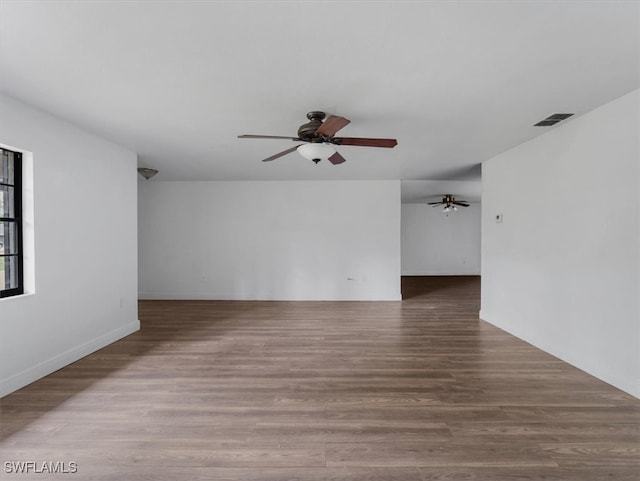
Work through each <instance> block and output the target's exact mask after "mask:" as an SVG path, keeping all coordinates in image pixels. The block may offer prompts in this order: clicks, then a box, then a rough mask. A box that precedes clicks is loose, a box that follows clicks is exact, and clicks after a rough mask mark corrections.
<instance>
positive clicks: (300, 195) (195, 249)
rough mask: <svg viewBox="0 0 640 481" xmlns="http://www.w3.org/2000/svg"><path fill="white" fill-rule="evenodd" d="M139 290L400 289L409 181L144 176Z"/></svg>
mask: <svg viewBox="0 0 640 481" xmlns="http://www.w3.org/2000/svg"><path fill="white" fill-rule="evenodd" d="M139 240H140V252H139V262H140V269H139V274H140V297H141V298H146V299H268V300H271V299H280V300H365V299H366V300H397V299H400V182H399V181H363V182H358V181H337V182H333V181H318V182H315V181H300V182H159V181H154V180H150V181H144V182H141V183H140V186H139Z"/></svg>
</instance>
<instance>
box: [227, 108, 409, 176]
mask: <svg viewBox="0 0 640 481" xmlns="http://www.w3.org/2000/svg"><path fill="white" fill-rule="evenodd" d="M325 116H326V114H325V113H324V112H319V111H313V112H309V113H308V114H307V119H309V122H307V123H306V124H302V125H301V126H300V127H299V128H298V136H297V137H286V136H279V135H252V134H245V135H238V138H240V139H288V140H293V141H294V142H306V143H304V144H299V145H296V146H294V147H291V148H289V149H287V150H283V151H282V152H278V153H277V154H274V155H272V156H271V157H267V158H266V159H262V161H263V162H269V161H271V160H275V159H278V158H280V157H282V156H285V155H287V154H290V153H291V152H293V151H294V150H297V151H298V152H299V153H300V155H302V156H303V157H305V158H307V159H309V160H313V161H314V162H315V163H316V164H317V163H318V162H320V160H322V159H323V158H326V159H327V160H329V162H331V163H332V164H334V165H335V164H341V163H343V162H344V161H345V158H344V157H342V155H340V153H339V152H337V151H336V149H335V148H334V147H333V145H358V146H362V147H387V148H390V147H395V146H396V145H397V144H398V141H397V140H396V139H371V138H363V137H335V134H336V133H337V132H338V130H340V129H342V128H343V127H345V126H346V125H347V124H349V123H350V122H351V121H350V120H348V119H345V118H344V117H338V116H336V115H330V116H329V117H328V118H327V120H324V118H325ZM323 120H324V121H323Z"/></svg>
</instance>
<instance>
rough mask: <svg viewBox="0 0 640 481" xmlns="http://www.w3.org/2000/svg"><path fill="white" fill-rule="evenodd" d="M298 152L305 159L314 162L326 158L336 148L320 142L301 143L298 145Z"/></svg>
mask: <svg viewBox="0 0 640 481" xmlns="http://www.w3.org/2000/svg"><path fill="white" fill-rule="evenodd" d="M298 152H299V153H300V155H302V156H303V157H304V158H305V159H307V160H312V161H313V162H315V163H316V164H317V163H318V162H320V161H321V160H323V159H328V158H329V157H331V156H332V155H333V154H335V153H336V149H335V148H334V147H333V146H332V145H330V144H325V143H320V142H312V143H309V144H302V145H301V146H300V147H298Z"/></svg>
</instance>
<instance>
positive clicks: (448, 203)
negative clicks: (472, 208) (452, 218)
mask: <svg viewBox="0 0 640 481" xmlns="http://www.w3.org/2000/svg"><path fill="white" fill-rule="evenodd" d="M428 205H430V206H432V207H438V206H439V205H444V209H442V212H450V211H452V210H458V207H457V206H460V207H469V202H467V201H466V200H456V198H455V197H454V196H453V195H451V194H447V195H445V196H444V197H443V198H442V200H441V201H440V202H429V203H428Z"/></svg>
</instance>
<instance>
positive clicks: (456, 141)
mask: <svg viewBox="0 0 640 481" xmlns="http://www.w3.org/2000/svg"><path fill="white" fill-rule="evenodd" d="M639 5H640V4H639V3H638V2H634V1H629V2H615V1H611V0H609V1H603V2H599V1H584V2H580V1H565V2H561V1H553V2H551V1H548V2H547V1H531V2H527V1H520V2H499V1H492V2H486V1H469V2H464V1H463V2H439V1H429V2H426V1H425V2H415V1H412V2H402V1H393V2H391V1H378V2H362V1H360V2H356V1H350V2H349V1H339V2H333V1H314V2H295V1H288V2H284V1H281V2H274V1H253V2H240V1H233V2H224V1H151V0H144V1H118V2H113V1H93V2H71V1H62V0H47V1H29V2H25V1H12V0H1V9H2V10H1V12H0V13H1V24H0V27H1V37H0V49H1V50H0V60H1V71H0V74H1V78H0V80H1V84H0V87H1V89H2V90H3V91H4V92H5V93H7V94H9V95H11V96H14V97H16V98H19V99H22V100H24V101H26V102H28V103H30V104H32V105H34V106H37V107H39V108H42V109H43V110H46V111H49V112H51V113H53V114H54V115H57V116H59V117H62V118H64V119H67V120H69V121H71V122H74V123H76V124H78V125H82V126H83V127H84V128H86V129H88V130H90V131H93V132H95V133H97V134H99V135H101V136H103V137H105V138H107V139H110V140H113V141H115V142H117V143H120V144H122V145H124V146H126V147H128V148H130V149H132V150H135V151H136V152H138V153H139V164H140V165H141V166H146V167H153V168H156V169H158V170H160V174H159V175H158V176H157V177H156V179H160V180H173V179H176V180H288V179H291V180H294V179H295V180H297V179H403V180H407V181H434V180H445V181H452V180H470V179H478V178H479V171H480V169H479V168H478V165H479V163H481V162H482V161H484V160H486V159H488V158H490V157H492V156H494V155H496V154H498V153H500V152H502V151H504V150H507V149H509V148H511V147H513V146H515V145H517V144H519V143H522V142H524V141H526V140H528V139H531V138H533V137H535V136H536V135H540V134H542V133H544V132H546V131H548V129H544V128H539V127H533V126H532V125H533V124H534V123H535V122H537V121H538V120H541V119H542V118H544V117H547V116H548V115H550V114H552V113H555V112H575V113H576V116H578V115H580V114H582V113H584V112H587V111H589V110H591V109H593V108H595V107H597V106H599V105H602V104H604V103H606V102H608V101H610V100H613V99H615V98H617V97H619V96H621V95H623V94H625V93H627V92H629V91H631V90H634V89H636V88H638V86H639V85H640V81H639V75H640V69H639V65H638V62H639V58H640V46H639V41H638V32H639V30H640V29H639V21H638V20H639ZM310 110H324V111H326V112H328V113H330V114H336V115H341V116H344V117H347V118H349V119H350V120H351V121H352V123H351V124H350V125H348V126H347V127H345V128H344V129H343V130H342V131H340V133H339V135H344V136H352V137H357V136H363V137H393V138H397V139H398V146H397V147H396V148H394V149H375V148H366V147H347V146H343V147H340V148H339V150H340V152H341V153H342V155H343V156H344V157H346V158H347V162H346V163H345V164H342V165H339V166H333V165H331V164H329V163H328V162H321V163H320V164H318V165H315V164H313V163H312V162H310V161H307V160H305V159H303V158H302V157H301V156H299V155H298V154H297V153H295V152H294V153H292V154H289V155H287V156H286V157H282V158H281V159H278V160H276V161H273V162H268V163H263V162H260V160H261V159H263V158H265V157H268V156H270V155H272V154H274V153H276V152H279V151H281V150H284V149H286V148H289V147H291V146H292V145H293V144H292V143H291V141H288V140H245V139H242V140H241V139H237V138H236V136H237V135H238V134H244V133H250V134H270V135H287V136H289V135H291V136H295V135H296V131H297V128H298V126H299V125H300V124H302V123H304V122H306V118H305V114H306V112H308V111H310ZM574 118H575V117H574ZM570 121H571V119H569V120H568V121H567V122H570ZM551 128H557V127H551ZM0 140H1V139H0ZM409 185H410V184H407V183H405V184H404V186H405V187H407V186H409ZM417 185H419V184H412V186H413V187H412V188H415V187H416V186H417ZM422 185H423V186H425V188H426V187H428V186H429V185H438V184H437V183H436V184H430V183H429V182H427V183H423V184H422ZM403 190H405V189H404V188H403ZM444 193H453V194H457V192H439V191H433V192H429V193H428V194H429V195H440V194H444ZM426 195H427V192H425V193H423V197H425V196H426Z"/></svg>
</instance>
